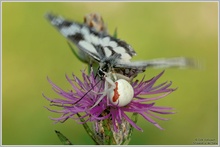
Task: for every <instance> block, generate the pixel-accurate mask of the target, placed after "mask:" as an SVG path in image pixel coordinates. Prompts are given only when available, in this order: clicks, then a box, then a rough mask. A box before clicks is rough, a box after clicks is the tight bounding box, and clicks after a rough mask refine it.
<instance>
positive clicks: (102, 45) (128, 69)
mask: <svg viewBox="0 0 220 147" xmlns="http://www.w3.org/2000/svg"><path fill="white" fill-rule="evenodd" d="M46 18H47V19H48V20H49V22H50V23H51V24H52V25H53V26H54V27H55V28H56V29H58V31H59V32H60V33H61V34H62V35H63V36H64V37H66V38H67V39H68V40H69V41H70V42H72V43H73V44H75V45H76V46H77V48H78V49H79V52H80V57H81V58H82V59H83V60H84V61H85V62H87V63H89V64H93V63H98V64H99V68H98V71H97V75H99V77H100V78H101V79H104V78H105V79H106V81H108V83H110V85H111V87H110V88H109V87H107V88H105V90H106V91H111V90H114V88H115V87H116V85H115V84H114V83H113V82H112V81H111V79H110V78H109V77H110V76H111V74H109V73H111V72H114V73H116V74H117V76H120V75H121V78H125V79H127V80H128V79H132V78H134V77H135V76H137V75H138V74H139V73H141V72H144V71H145V70H146V68H148V67H154V68H168V67H179V68H181V67H182V68H183V67H193V66H195V61H194V60H193V59H191V58H185V57H175V58H167V59H166V58H161V59H153V60H146V61H131V59H132V57H133V56H135V55H136V52H135V51H134V49H133V48H132V46H131V45H129V44H128V43H126V42H125V41H123V40H121V39H118V38H115V37H113V36H111V35H109V34H108V33H107V31H106V27H105V25H104V22H103V20H102V19H98V18H100V16H96V15H89V16H87V17H86V18H85V19H84V23H79V22H76V21H72V20H68V19H64V18H63V17H61V16H56V15H53V14H51V13H48V14H46ZM116 80H117V77H116V78H114V82H115V81H116ZM106 85H108V84H106ZM108 89H111V90H108ZM105 94H106V95H107V92H106V93H105ZM103 97H104V96H103ZM99 101H100V100H99ZM97 104H98V102H97Z"/></svg>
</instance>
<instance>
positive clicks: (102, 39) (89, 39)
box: [46, 14, 136, 62]
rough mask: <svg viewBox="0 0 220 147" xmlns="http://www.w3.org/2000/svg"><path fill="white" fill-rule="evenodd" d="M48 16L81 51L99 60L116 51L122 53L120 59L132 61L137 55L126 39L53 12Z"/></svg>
mask: <svg viewBox="0 0 220 147" xmlns="http://www.w3.org/2000/svg"><path fill="white" fill-rule="evenodd" d="M46 18H47V19H48V20H49V21H50V23H51V24H52V25H53V26H55V27H56V28H57V29H58V30H59V32H60V33H61V34H62V35H63V36H64V37H66V38H68V39H69V40H70V41H71V42H72V43H74V44H75V45H76V46H77V47H78V48H79V50H80V51H81V52H83V53H86V54H88V55H89V56H90V57H92V59H93V60H95V61H97V62H100V61H101V60H103V59H104V58H109V57H111V56H112V55H113V54H115V53H117V54H120V55H121V56H120V57H119V58H120V59H119V60H122V61H130V59H131V58H132V56H134V55H136V53H135V51H134V50H133V48H132V47H131V46H130V45H129V44H127V43H126V42H125V41H122V40H120V39H116V38H113V37H112V36H110V35H106V34H104V33H100V32H97V31H96V30H95V29H92V28H91V27H89V26H88V25H86V24H80V23H78V22H75V21H69V20H66V19H64V18H62V17H60V16H55V15H53V14H47V15H46ZM100 50H101V52H102V53H101V52H100Z"/></svg>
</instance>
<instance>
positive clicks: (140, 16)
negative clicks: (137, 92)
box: [2, 2, 218, 145]
mask: <svg viewBox="0 0 220 147" xmlns="http://www.w3.org/2000/svg"><path fill="white" fill-rule="evenodd" d="M46 12H54V13H55V14H60V15H62V16H64V17H66V18H70V19H73V20H76V21H79V22H82V21H83V16H84V15H85V14H88V13H91V12H98V13H100V14H101V15H102V16H103V18H104V21H105V23H106V24H107V25H108V29H109V32H110V34H113V32H114V29H115V28H116V27H117V29H118V36H119V38H121V39H123V40H126V41H127V42H128V43H129V44H131V45H132V47H133V48H134V49H135V51H136V52H137V56H135V57H134V59H133V60H145V59H153V58H160V57H166V58H168V57H175V56H186V57H192V58H196V59H199V60H200V61H201V62H202V64H203V68H202V69H200V70H195V69H186V70H179V69H167V70H166V72H165V74H164V75H163V76H162V78H161V79H160V82H163V81H166V80H167V81H170V80H171V81H173V85H172V87H173V88H175V87H178V90H177V91H175V92H173V93H172V94H170V95H169V96H167V97H166V98H164V99H162V100H160V101H158V102H157V105H159V106H171V107H174V108H175V110H176V112H177V113H176V114H174V115H167V116H165V117H166V118H171V120H169V121H159V120H158V123H159V124H160V125H161V126H162V127H163V128H164V129H165V130H164V131H161V130H159V129H158V128H156V127H154V126H153V125H152V124H150V123H148V122H147V121H145V120H144V119H143V118H142V117H139V121H138V125H139V126H140V127H141V128H142V129H143V130H144V132H140V131H137V130H135V131H134V133H133V136H132V139H131V142H130V144H132V145H134V144H137V145H145V144H147V145H191V144H194V143H195V140H196V139H213V140H214V142H215V143H217V141H218V3H217V2H126V3H125V2H103V3H97V2H96V3H95V2H90V3H89V2H81V3H79V2H78V3H76V2H62V3H61V2H53V3H52V2H3V3H2V69H3V71H2V79H3V82H2V144H3V145H55V144H61V143H60V141H59V140H58V138H57V136H56V134H55V133H54V130H58V131H61V132H62V133H63V134H65V135H66V136H67V137H68V138H70V140H71V141H72V142H73V143H74V144H80V145H83V144H85V145H88V144H93V141H92V140H91V139H90V137H89V136H88V135H87V134H86V132H85V130H84V129H83V127H82V125H79V124H77V123H76V122H75V121H73V120H68V121H66V122H65V123H64V124H61V123H58V124H53V122H52V121H51V120H50V119H49V118H48V116H53V117H58V116H59V115H57V114H53V113H52V112H49V111H47V110H46V109H45V108H44V107H43V106H48V105H49V102H48V101H47V100H46V99H44V98H43V97H42V93H44V94H45V95H47V96H49V97H58V96H57V95H56V94H55V93H54V92H53V91H52V89H51V86H50V84H49V83H48V81H47V79H46V77H47V76H48V77H49V78H50V79H51V80H52V81H53V82H54V83H56V84H57V85H59V86H60V87H62V88H63V89H70V88H71V86H70V85H69V84H68V82H67V81H66V79H65V74H67V75H71V73H72V72H74V73H75V74H76V75H78V76H79V77H80V76H81V74H80V70H82V69H84V68H85V67H86V65H85V64H82V63H81V62H80V61H78V60H77V59H76V58H75V57H74V55H73V54H72V52H71V50H70V49H69V47H68V45H67V41H66V39H65V38H64V37H63V36H61V35H60V34H59V33H58V32H57V31H56V30H55V29H54V28H53V27H52V26H51V25H50V24H49V23H48V22H47V21H46V20H45V18H44V15H45V13H46ZM161 71H162V69H148V70H147V71H146V72H145V74H146V75H147V78H151V77H152V76H154V75H155V74H158V73H160V72H161ZM143 75H144V74H142V75H139V76H138V78H142V76H143Z"/></svg>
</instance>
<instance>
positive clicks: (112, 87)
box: [90, 77, 116, 109]
mask: <svg viewBox="0 0 220 147" xmlns="http://www.w3.org/2000/svg"><path fill="white" fill-rule="evenodd" d="M109 85H111V87H110V88H109ZM115 88H116V85H115V83H114V82H113V81H112V80H111V79H110V78H109V77H105V88H104V92H102V96H101V97H100V98H99V99H98V100H97V101H96V103H95V104H94V105H93V106H92V107H91V108H90V109H92V108H94V107H95V106H97V105H98V104H99V102H101V100H102V99H103V98H104V97H105V96H106V95H107V97H108V93H109V92H110V91H112V90H114V89H115ZM108 104H109V99H108V98H107V105H108Z"/></svg>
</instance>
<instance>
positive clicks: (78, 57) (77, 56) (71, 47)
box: [67, 42, 88, 64]
mask: <svg viewBox="0 0 220 147" xmlns="http://www.w3.org/2000/svg"><path fill="white" fill-rule="evenodd" d="M67 44H68V45H69V47H70V49H71V51H72V53H73V54H74V55H75V56H76V58H77V59H79V60H80V61H81V62H83V63H87V62H86V61H85V60H83V59H82V58H81V57H80V56H79V54H78V53H77V52H76V50H75V49H74V48H73V46H72V45H71V44H70V43H69V42H67ZM87 64H88V63H87Z"/></svg>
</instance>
